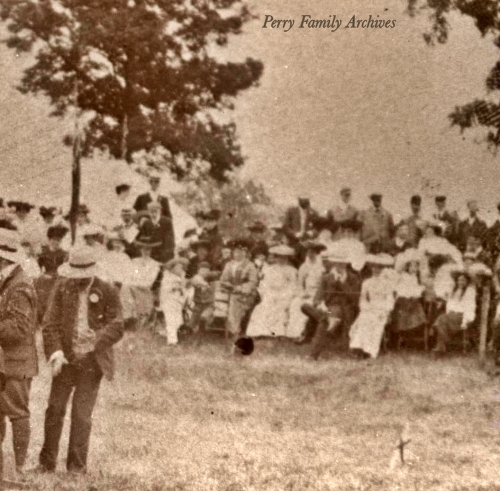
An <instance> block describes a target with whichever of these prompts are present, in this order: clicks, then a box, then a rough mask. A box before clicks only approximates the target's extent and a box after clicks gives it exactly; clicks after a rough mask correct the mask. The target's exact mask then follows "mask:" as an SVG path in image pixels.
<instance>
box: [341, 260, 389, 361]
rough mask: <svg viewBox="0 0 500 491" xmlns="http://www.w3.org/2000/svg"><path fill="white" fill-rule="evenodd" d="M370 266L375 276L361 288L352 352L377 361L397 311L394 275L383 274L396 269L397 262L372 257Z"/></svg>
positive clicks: (352, 331)
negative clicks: (392, 315) (383, 340)
mask: <svg viewBox="0 0 500 491" xmlns="http://www.w3.org/2000/svg"><path fill="white" fill-rule="evenodd" d="M366 264H367V265H368V267H369V268H370V269H371V273H372V276H371V277H370V278H368V279H366V280H365V281H363V284H362V285H361V297H360V303H359V309H360V311H359V315H358V317H357V318H356V320H355V321H354V324H353V325H352V326H351V329H350V331H349V337H350V343H349V348H350V349H352V350H356V351H358V352H360V353H361V354H362V355H363V357H365V358H368V357H371V358H376V357H377V356H378V353H379V351H380V344H381V341H382V336H383V334H384V329H385V326H386V324H387V321H388V320H389V315H390V314H391V312H392V309H393V308H394V282H393V279H392V275H389V274H383V269H384V267H389V266H392V265H393V264H394V259H393V258H392V257H391V256H389V255H388V254H378V255H372V254H368V255H367V257H366Z"/></svg>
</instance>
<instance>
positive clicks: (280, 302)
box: [247, 295, 290, 337]
mask: <svg viewBox="0 0 500 491" xmlns="http://www.w3.org/2000/svg"><path fill="white" fill-rule="evenodd" d="M289 306H290V297H289V296H286V297H282V296H275V295H267V297H264V298H263V299H262V302H261V303H260V304H259V305H257V307H255V310H254V311H253V313H252V317H251V318H250V323H249V324H248V329H247V335H248V336H250V337H260V336H266V337H280V336H285V335H286V326H287V324H288V308H289Z"/></svg>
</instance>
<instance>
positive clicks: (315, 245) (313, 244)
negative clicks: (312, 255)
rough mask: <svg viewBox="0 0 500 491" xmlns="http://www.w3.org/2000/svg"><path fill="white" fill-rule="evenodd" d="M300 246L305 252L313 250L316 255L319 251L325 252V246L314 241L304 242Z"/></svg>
mask: <svg viewBox="0 0 500 491" xmlns="http://www.w3.org/2000/svg"><path fill="white" fill-rule="evenodd" d="M302 246H303V247H304V248H305V249H307V250H313V251H316V252H317V253H320V252H321V251H324V250H326V245H325V244H322V243H321V242H318V241H316V240H306V241H305V242H304V243H303V244H302Z"/></svg>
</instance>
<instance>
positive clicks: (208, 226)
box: [200, 209, 224, 271]
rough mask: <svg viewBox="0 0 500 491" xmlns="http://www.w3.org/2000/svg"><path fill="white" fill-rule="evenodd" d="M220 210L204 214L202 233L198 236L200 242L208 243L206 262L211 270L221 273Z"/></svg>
mask: <svg viewBox="0 0 500 491" xmlns="http://www.w3.org/2000/svg"><path fill="white" fill-rule="evenodd" d="M219 220H220V210H217V209H213V210H210V211H209V212H208V213H206V214H205V223H204V224H203V232H202V233H201V234H200V240H206V241H207V242H208V243H209V250H208V258H207V259H208V262H209V263H210V267H211V268H212V270H217V271H222V246H223V245H224V240H223V239H222V235H221V234H220V231H219Z"/></svg>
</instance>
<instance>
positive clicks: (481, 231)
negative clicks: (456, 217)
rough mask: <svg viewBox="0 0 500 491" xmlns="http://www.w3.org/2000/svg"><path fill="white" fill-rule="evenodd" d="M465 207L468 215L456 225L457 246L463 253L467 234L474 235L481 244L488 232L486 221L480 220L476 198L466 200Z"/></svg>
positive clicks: (467, 237)
mask: <svg viewBox="0 0 500 491" xmlns="http://www.w3.org/2000/svg"><path fill="white" fill-rule="evenodd" d="M467 208H468V209H469V217H468V218H466V219H465V220H463V221H461V222H460V224H459V226H458V248H459V249H460V252H462V253H464V252H465V249H466V248H467V241H468V239H469V236H471V235H474V236H475V237H477V238H478V239H479V240H480V241H481V245H484V241H485V239H486V234H487V232H488V226H487V225H486V222H485V221H483V220H481V219H480V218H479V216H478V212H479V206H478V204H477V200H475V199H472V200H470V201H468V202H467Z"/></svg>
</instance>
